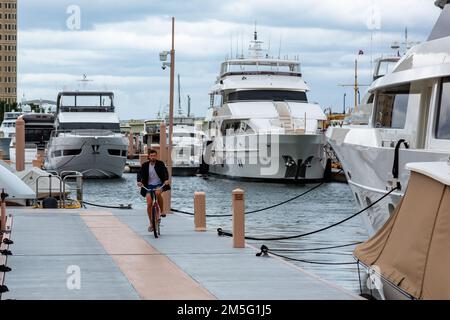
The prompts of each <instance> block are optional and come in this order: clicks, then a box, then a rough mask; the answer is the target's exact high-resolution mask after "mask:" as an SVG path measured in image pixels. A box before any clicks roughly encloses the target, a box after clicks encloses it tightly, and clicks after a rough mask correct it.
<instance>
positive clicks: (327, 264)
mask: <svg viewBox="0 0 450 320" xmlns="http://www.w3.org/2000/svg"><path fill="white" fill-rule="evenodd" d="M267 253H270V254H272V255H274V256H277V257H280V258H283V259H286V260H290V261H297V262H303V263H308V264H317V265H324V266H344V265H354V264H357V262H356V261H355V262H323V261H311V260H303V259H295V258H291V257H287V256H284V255H281V254H278V253H274V252H271V251H268V252H267Z"/></svg>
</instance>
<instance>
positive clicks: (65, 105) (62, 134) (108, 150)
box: [45, 92, 128, 178]
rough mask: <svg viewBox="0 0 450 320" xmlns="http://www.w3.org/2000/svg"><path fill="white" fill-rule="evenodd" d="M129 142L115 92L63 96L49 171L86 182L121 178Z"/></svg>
mask: <svg viewBox="0 0 450 320" xmlns="http://www.w3.org/2000/svg"><path fill="white" fill-rule="evenodd" d="M127 149H128V140H127V139H126V138H125V137H124V136H123V135H122V134H121V133H120V122H119V118H118V116H117V114H116V113H115V106H114V94H113V93H112V92H61V93H59V95H58V100H57V110H56V118H55V131H54V132H53V134H52V137H51V138H50V141H49V143H48V151H47V157H46V161H45V168H46V169H49V170H55V171H58V172H61V171H78V172H81V173H82V174H83V176H84V177H86V178H115V177H121V176H122V173H123V169H124V167H125V162H126V159H127Z"/></svg>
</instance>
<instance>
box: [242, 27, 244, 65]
mask: <svg viewBox="0 0 450 320" xmlns="http://www.w3.org/2000/svg"><path fill="white" fill-rule="evenodd" d="M241 59H244V33H243V32H242V33H241Z"/></svg>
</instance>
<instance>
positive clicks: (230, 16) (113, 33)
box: [18, 0, 439, 118]
mask: <svg viewBox="0 0 450 320" xmlns="http://www.w3.org/2000/svg"><path fill="white" fill-rule="evenodd" d="M72 4H75V5H79V6H80V8H81V14H82V29H81V30H80V31H70V30H67V28H66V24H65V22H66V19H67V17H68V15H67V13H66V8H67V6H69V5H72ZM372 5H375V6H377V7H378V8H379V10H380V16H381V30H380V31H376V32H374V33H373V34H372V33H371V32H370V30H368V29H367V19H368V15H369V13H370V12H371V9H370V8H371V6H372ZM405 8H407V10H405ZM19 14H20V19H19V21H20V24H19V44H18V47H19V76H18V81H19V93H20V95H22V94H26V96H27V98H30V99H31V98H50V99H52V98H53V99H54V98H55V97H56V94H57V92H58V90H61V88H63V87H67V86H75V87H76V86H77V84H79V83H77V81H76V80H77V79H80V78H81V75H82V74H84V73H86V74H88V76H89V77H90V78H92V79H94V80H95V83H96V84H98V86H103V87H105V86H106V87H108V88H110V89H111V90H115V91H116V96H117V101H118V102H120V105H121V108H120V116H121V117H122V118H127V117H131V116H133V117H142V118H146V117H149V116H150V114H149V113H148V112H149V110H154V109H159V108H160V106H161V105H163V106H164V105H165V104H166V103H167V99H168V82H169V79H168V77H169V72H168V70H166V71H163V70H161V67H160V62H159V57H158V53H159V52H160V51H162V50H167V49H169V47H170V44H171V30H170V27H171V23H170V17H171V16H172V15H175V16H176V17H177V22H176V50H177V59H176V72H177V73H180V74H181V80H182V81H181V82H182V92H183V100H185V98H186V95H187V94H190V95H191V96H192V99H193V109H194V112H195V113H196V114H199V115H200V114H205V111H206V109H207V107H208V104H209V97H208V92H209V89H210V87H211V86H212V85H213V83H214V81H215V79H216V76H217V73H218V71H219V67H220V63H221V61H222V60H223V59H224V58H225V57H226V56H230V51H231V49H233V51H234V53H236V52H237V51H239V52H241V51H244V53H246V51H247V46H248V41H249V40H251V37H252V34H253V31H254V22H255V20H256V21H257V29H258V31H259V34H260V37H261V39H263V40H264V41H265V43H266V45H269V43H270V47H271V51H270V54H271V55H274V56H277V55H278V51H279V49H280V48H279V44H280V39H281V55H282V56H284V55H290V56H291V57H292V56H294V55H299V56H300V59H301V63H302V65H303V73H304V76H305V80H306V81H308V82H309V83H310V84H311V85H312V92H311V94H310V95H311V96H312V97H314V100H316V101H318V102H320V103H321V104H322V105H324V106H330V105H331V106H334V107H335V108H337V109H338V110H340V108H341V107H340V105H341V104H342V102H341V100H342V94H343V92H344V90H346V89H343V88H339V87H337V84H339V83H347V82H349V81H350V82H351V80H352V78H353V62H354V59H355V55H356V53H357V52H358V51H359V49H363V50H364V51H365V53H366V54H365V55H364V56H363V57H360V63H361V81H365V82H368V81H370V58H371V56H372V57H373V58H375V57H378V56H379V55H380V54H388V53H390V49H389V46H390V44H391V43H392V42H393V41H396V40H402V37H403V30H404V27H405V26H408V28H409V31H410V32H409V36H410V39H414V40H420V41H423V40H424V39H426V37H427V35H428V32H429V31H430V30H431V27H432V25H433V22H434V21H435V20H436V17H437V15H438V14H439V10H438V9H436V8H435V7H434V6H433V5H432V3H430V1H429V0H410V1H407V0H403V1H396V2H393V1H387V0H378V1H375V0H361V1H350V0H343V1H334V0H333V1H332V0H322V1H313V0H302V1H298V0H296V1H294V0H279V1H276V2H274V1H273V0H245V1H238V0H230V1H227V2H224V1H218V0H211V1H201V0H195V1H189V2H179V1H174V0H167V1H141V0H129V1H126V2H125V1H112V0H108V1H106V0H95V1H92V0H90V1H87V0H78V1H75V0H73V1H72V0H71V1H68V0H67V1H66V0H60V1H56V2H55V1H54V0H40V1H39V2H37V1H32V0H22V1H20V2H19ZM371 37H372V41H371ZM348 92H350V89H349V90H348ZM152 112H153V111H152Z"/></svg>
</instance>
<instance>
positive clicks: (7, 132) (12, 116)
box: [0, 111, 24, 139]
mask: <svg viewBox="0 0 450 320" xmlns="http://www.w3.org/2000/svg"><path fill="white" fill-rule="evenodd" d="M23 114H24V113H23V112H19V111H12V112H5V113H4V115H3V122H2V124H1V126H0V131H2V132H3V135H4V137H5V138H11V139H14V138H15V136H16V120H17V118H19V117H20V116H21V115H23Z"/></svg>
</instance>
